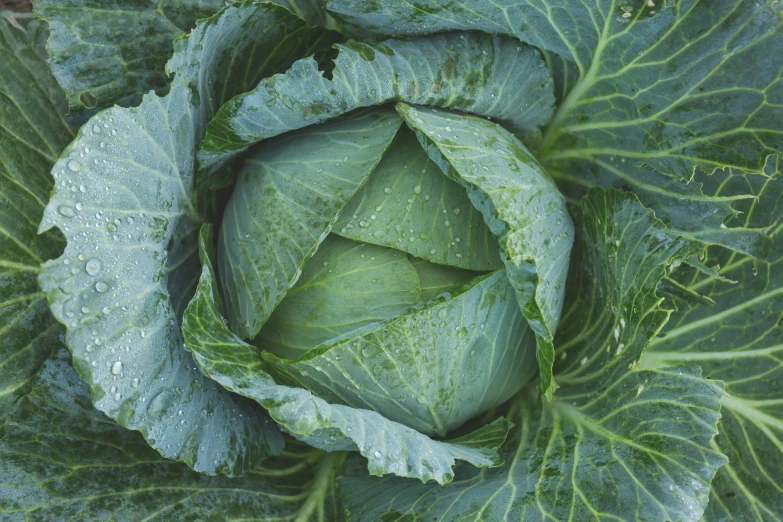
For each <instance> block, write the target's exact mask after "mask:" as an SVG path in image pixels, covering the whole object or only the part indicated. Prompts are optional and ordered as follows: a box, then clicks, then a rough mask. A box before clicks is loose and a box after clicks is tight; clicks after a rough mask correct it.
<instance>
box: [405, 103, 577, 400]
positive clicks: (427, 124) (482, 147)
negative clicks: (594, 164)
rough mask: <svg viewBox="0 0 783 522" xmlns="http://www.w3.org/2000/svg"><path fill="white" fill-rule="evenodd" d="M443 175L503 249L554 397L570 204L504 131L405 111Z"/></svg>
mask: <svg viewBox="0 0 783 522" xmlns="http://www.w3.org/2000/svg"><path fill="white" fill-rule="evenodd" d="M397 108H398V111H399V112H400V114H402V116H403V118H405V121H406V122H407V123H408V125H409V126H410V127H411V128H412V129H414V130H415V131H416V133H417V135H418V137H419V140H420V141H421V144H422V146H423V147H424V148H425V150H426V151H427V154H429V156H430V158H431V159H432V160H433V161H434V162H435V163H436V164H437V165H438V166H439V167H440V168H441V170H443V173H444V174H445V175H446V176H448V177H449V178H451V179H452V180H453V181H455V182H456V183H458V184H459V185H461V186H462V187H464V188H465V189H466V190H467V192H468V197H469V198H470V200H471V202H472V203H473V205H474V206H475V207H476V208H477V209H478V210H479V211H480V212H481V213H482V214H483V216H484V222H485V223H487V225H488V226H489V229H490V230H491V231H492V234H493V235H494V236H495V237H496V238H497V240H498V242H499V243H500V250H501V253H502V257H503V262H504V264H505V266H506V274H507V275H508V279H509V280H510V281H511V285H512V286H513V287H514V289H515V290H516V297H517V302H518V303H519V307H520V309H521V310H522V314H523V315H524V316H525V319H527V321H528V323H529V324H530V327H531V328H532V329H533V332H535V334H536V339H537V343H538V350H537V352H536V357H537V359H538V365H539V369H540V373H541V390H542V391H543V392H544V393H545V394H546V395H547V397H551V394H552V392H553V391H554V389H555V388H556V384H555V383H554V381H553V379H552V364H553V362H554V356H555V350H554V345H553V340H554V335H555V331H556V330H557V325H558V323H559V322H560V311H561V309H562V306H563V296H564V294H565V279H566V275H567V273H568V264H569V259H570V254H571V245H572V243H573V240H574V225H573V223H572V222H571V217H570V216H569V215H568V211H567V209H566V203H565V200H564V199H563V197H562V196H561V195H560V192H558V190H557V187H556V186H555V184H554V182H553V181H552V180H551V179H550V178H549V176H547V174H546V173H545V172H544V170H543V169H542V168H541V166H540V165H539V163H538V162H537V161H536V160H535V158H534V157H533V156H532V155H531V154H530V153H529V152H528V151H527V149H526V148H525V146H524V145H522V143H521V142H519V140H517V139H516V138H515V137H514V136H513V135H512V134H511V133H509V132H508V131H506V130H505V129H503V128H502V127H501V126H500V125H498V124H495V123H492V122H489V121H487V120H484V119H481V118H476V117H468V116H458V115H455V114H452V113H447V112H445V111H438V110H433V109H416V108H413V107H410V106H407V105H404V104H398V106H397Z"/></svg>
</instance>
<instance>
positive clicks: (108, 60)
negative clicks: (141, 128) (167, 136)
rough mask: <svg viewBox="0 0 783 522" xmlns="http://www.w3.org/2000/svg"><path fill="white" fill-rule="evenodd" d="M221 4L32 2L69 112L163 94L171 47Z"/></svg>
mask: <svg viewBox="0 0 783 522" xmlns="http://www.w3.org/2000/svg"><path fill="white" fill-rule="evenodd" d="M227 3H230V2H226V0H175V1H174V2H166V3H165V4H160V3H158V2H152V1H150V0H123V1H122V2H115V1H107V0H67V1H62V0H35V2H34V3H33V5H34V7H35V14H36V15H38V16H40V17H41V18H43V19H44V20H46V21H47V22H48V23H49V26H50V27H51V31H52V34H51V36H50V37H49V43H48V46H47V47H48V50H49V55H50V63H51V65H52V72H54V75H55V77H56V78H57V80H58V81H59V82H60V85H62V87H63V88H64V89H65V92H66V94H67V96H68V103H69V105H70V106H71V109H73V110H78V109H82V108H85V107H86V108H93V107H96V106H98V107H106V106H109V105H111V104H113V103H117V104H119V105H135V104H137V103H139V102H140V101H141V96H142V94H143V93H145V92H148V91H150V90H156V91H158V93H161V94H162V93H164V92H165V91H166V90H167V88H168V84H169V81H168V79H167V78H166V70H165V65H166V62H167V61H168V60H169V58H171V54H172V47H171V41H172V40H174V39H175V38H177V37H179V36H180V35H182V34H184V33H185V32H187V31H189V30H190V29H191V28H193V27H195V26H196V20H198V19H199V18H206V17H208V16H212V15H213V14H215V13H216V12H217V11H219V10H220V9H221V8H222V7H224V6H225V5H227Z"/></svg>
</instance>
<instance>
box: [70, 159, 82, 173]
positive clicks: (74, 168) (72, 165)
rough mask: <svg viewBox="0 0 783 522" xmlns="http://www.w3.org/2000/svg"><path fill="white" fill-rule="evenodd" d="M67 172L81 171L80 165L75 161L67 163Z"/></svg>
mask: <svg viewBox="0 0 783 522" xmlns="http://www.w3.org/2000/svg"><path fill="white" fill-rule="evenodd" d="M68 170H72V171H74V172H78V171H80V170H82V164H81V163H79V162H78V161H76V160H70V161H68Z"/></svg>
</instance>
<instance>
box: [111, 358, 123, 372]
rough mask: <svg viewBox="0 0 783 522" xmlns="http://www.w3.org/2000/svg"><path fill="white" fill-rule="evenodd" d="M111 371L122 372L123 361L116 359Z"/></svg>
mask: <svg viewBox="0 0 783 522" xmlns="http://www.w3.org/2000/svg"><path fill="white" fill-rule="evenodd" d="M111 373H113V374H114V375H119V374H121V373H122V363H121V362H120V361H116V362H115V363H114V364H112V365H111Z"/></svg>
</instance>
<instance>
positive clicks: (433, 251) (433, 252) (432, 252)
mask: <svg viewBox="0 0 783 522" xmlns="http://www.w3.org/2000/svg"><path fill="white" fill-rule="evenodd" d="M436 253H437V252H436V251H435V249H434V248H431V249H430V255H431V256H434V255H435V254H436Z"/></svg>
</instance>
